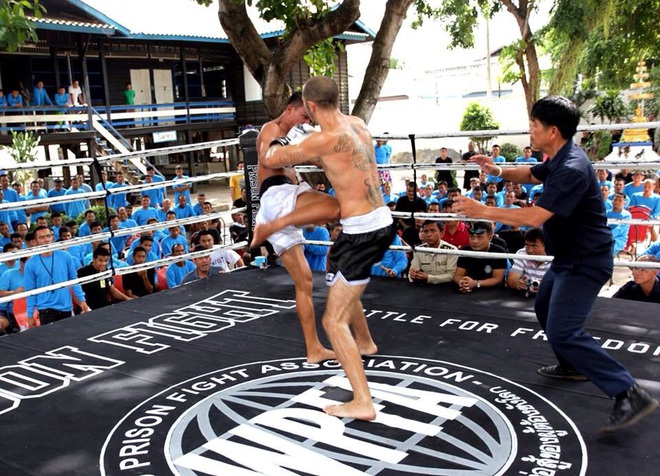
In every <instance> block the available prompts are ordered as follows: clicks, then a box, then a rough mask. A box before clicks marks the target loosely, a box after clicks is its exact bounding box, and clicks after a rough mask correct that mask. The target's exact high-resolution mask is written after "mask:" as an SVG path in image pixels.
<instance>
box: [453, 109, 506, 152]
mask: <svg viewBox="0 0 660 476" xmlns="http://www.w3.org/2000/svg"><path fill="white" fill-rule="evenodd" d="M499 127H500V123H499V122H497V121H496V120H495V118H494V117H493V112H492V111H491V110H490V108H489V107H487V106H482V105H480V104H479V103H476V102H473V103H470V104H469V105H468V107H467V108H466V109H465V113H463V119H462V120H461V125H460V130H462V131H479V130H490V129H499ZM491 139H492V137H470V140H472V141H474V143H475V145H476V146H477V148H478V149H479V150H484V149H485V148H486V146H487V145H488V142H490V141H491Z"/></svg>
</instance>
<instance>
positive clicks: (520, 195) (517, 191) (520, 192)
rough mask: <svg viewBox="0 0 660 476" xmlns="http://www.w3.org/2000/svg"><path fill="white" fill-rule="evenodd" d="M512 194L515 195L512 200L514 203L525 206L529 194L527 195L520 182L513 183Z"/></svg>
mask: <svg viewBox="0 0 660 476" xmlns="http://www.w3.org/2000/svg"><path fill="white" fill-rule="evenodd" d="M535 160H536V159H535ZM513 194H514V195H515V198H514V200H513V204H514V205H518V206H519V207H520V208H523V207H526V206H527V199H528V198H529V195H527V192H526V191H525V188H524V187H523V186H522V185H521V184H519V183H514V184H513Z"/></svg>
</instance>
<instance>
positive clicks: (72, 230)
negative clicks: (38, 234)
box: [60, 220, 78, 238]
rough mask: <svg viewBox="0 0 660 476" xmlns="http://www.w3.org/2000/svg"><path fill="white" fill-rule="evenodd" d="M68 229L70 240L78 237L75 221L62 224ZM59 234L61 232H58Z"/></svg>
mask: <svg viewBox="0 0 660 476" xmlns="http://www.w3.org/2000/svg"><path fill="white" fill-rule="evenodd" d="M64 226H66V227H67V228H68V229H69V232H70V233H71V238H75V237H77V236H78V224H77V223H76V222H75V220H69V221H68V222H66V223H65V224H64ZM60 233H62V230H60Z"/></svg>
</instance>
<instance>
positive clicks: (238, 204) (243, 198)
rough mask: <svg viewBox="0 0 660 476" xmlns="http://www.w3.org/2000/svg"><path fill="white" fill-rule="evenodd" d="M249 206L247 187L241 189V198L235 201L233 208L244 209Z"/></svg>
mask: <svg viewBox="0 0 660 476" xmlns="http://www.w3.org/2000/svg"><path fill="white" fill-rule="evenodd" d="M246 206H247V191H246V190H245V187H241V196H240V197H238V198H237V199H236V200H234V201H233V202H232V204H231V207H232V208H243V207H246Z"/></svg>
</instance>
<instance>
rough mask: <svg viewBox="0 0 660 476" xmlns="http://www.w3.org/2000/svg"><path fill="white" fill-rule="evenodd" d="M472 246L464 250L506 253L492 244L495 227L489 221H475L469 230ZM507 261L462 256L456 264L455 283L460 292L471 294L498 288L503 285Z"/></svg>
mask: <svg viewBox="0 0 660 476" xmlns="http://www.w3.org/2000/svg"><path fill="white" fill-rule="evenodd" d="M469 233H470V244H469V245H468V246H466V247H465V248H463V249H464V250H466V251H481V252H487V253H504V252H505V250H504V249H503V248H501V247H500V246H497V245H495V244H492V243H491V240H492V238H493V225H492V223H490V222H487V221H475V222H473V223H472V225H471V226H470V229H469ZM506 268H507V261H506V259H504V258H473V257H471V256H461V257H460V258H458V263H457V264H456V272H455V273H454V282H455V283H456V284H458V288H459V291H460V292H462V293H469V292H472V291H474V290H475V289H479V288H482V287H484V288H487V287H497V286H500V285H501V284H502V280H503V278H504V271H505V270H506Z"/></svg>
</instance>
